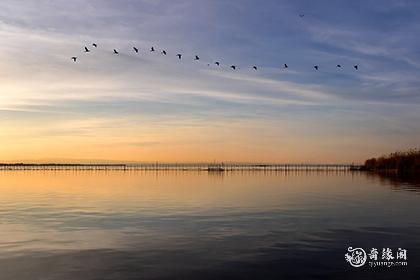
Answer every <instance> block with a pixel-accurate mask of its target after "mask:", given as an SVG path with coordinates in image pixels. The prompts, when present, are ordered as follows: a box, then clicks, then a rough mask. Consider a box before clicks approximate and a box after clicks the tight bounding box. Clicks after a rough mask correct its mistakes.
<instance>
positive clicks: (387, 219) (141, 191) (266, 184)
mask: <svg viewBox="0 0 420 280" xmlns="http://www.w3.org/2000/svg"><path fill="white" fill-rule="evenodd" d="M418 186H419V181H418V180H417V181H407V180H402V181H401V180H398V179H397V178H389V177H388V178H385V177H379V176H374V175H370V174H365V173H350V172H331V173H326V172H233V173H227V172H225V173H218V174H215V173H206V172H179V171H178V172H176V171H173V172H162V171H160V172H144V171H143V172H142V171H134V172H121V171H117V172H103V171H101V172H92V171H87V172H83V171H78V172H72V171H69V172H67V171H59V172H53V171H50V172H48V171H47V172H42V171H39V172H36V171H33V172H7V171H4V172H1V173H0V201H1V204H0V275H1V277H0V278H1V279H222V278H229V279H279V277H284V278H286V279H293V278H319V277H320V278H323V277H325V276H333V277H336V278H340V279H343V278H344V279H347V278H348V279H350V278H351V279H354V277H357V279H359V278H366V279H368V278H372V277H381V278H382V279H383V278H389V279H395V278H399V279H402V278H404V279H407V278H409V277H414V276H416V273H418V272H419V265H418V264H419V253H420V240H419V238H418V236H420V218H419V213H420V196H418V195H417V193H413V192H418V190H419V187H418ZM395 190H409V191H395ZM349 246H352V247H365V248H371V247H376V248H383V247H392V248H399V247H402V248H406V249H407V250H408V263H409V265H408V267H404V268H388V269H385V268H376V269H373V268H368V267H366V268H359V269H354V268H352V267H350V266H349V265H348V264H347V263H346V262H345V260H344V254H345V253H346V250H347V247H349Z"/></svg>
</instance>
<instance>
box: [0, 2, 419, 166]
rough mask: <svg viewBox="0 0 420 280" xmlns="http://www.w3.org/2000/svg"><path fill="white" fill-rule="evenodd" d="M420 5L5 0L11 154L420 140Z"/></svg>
mask: <svg viewBox="0 0 420 280" xmlns="http://www.w3.org/2000/svg"><path fill="white" fill-rule="evenodd" d="M299 14H304V17H300V16H299ZM419 14H420V2H419V1H391V0H389V1H369V0H363V1H322V0H319V1H309V0H308V1H303V0H294V1H291V0H290V1H277V0H275V1H274V0H265V1H252V0H241V1H239V0H229V1H221V0H138V1H129V0H118V1H116V0H115V1H110V0H103V1H95V0H93V1H82V0H72V1H65V0H55V1H46V0H36V1H35V0H25V1H23V0H22V1H19V0H2V1H1V2H0V36H1V38H2V43H1V44H0V61H1V63H0V161H3V162H14V161H39V162H43V161H57V162H61V161H73V162H74V161H78V162H79V161H80V162H94V161H124V162H131V161H138V162H151V161H153V162H154V161H161V162H162V161H166V162H194V161H200V162H213V161H241V162H289V163H297V162H308V163H313V162H320V163H324V162H328V163H352V162H355V163H360V162H363V161H364V160H365V159H366V158H369V157H372V156H379V155H382V154H387V153H390V152H393V151H395V150H404V149H409V148H418V147H419V143H420V91H419V89H420V78H419V77H420V39H419V36H418V35H419V34H420V19H419ZM92 43H96V44H98V48H93V47H92ZM85 46H87V47H88V48H90V49H91V52H89V53H84V52H83V48H84V47H85ZM133 46H136V47H137V48H138V49H139V50H140V51H139V53H138V54H136V53H134V51H133V50H132V47H133ZM151 46H154V47H155V48H156V50H157V51H156V52H155V53H151V52H150V51H149V49H150V47H151ZM114 48H115V49H117V50H118V51H119V54H118V55H114V54H113V53H112V52H113V49H114ZM162 50H166V51H167V52H168V55H167V56H164V55H163V54H161V53H160V52H161V51H162ZM177 53H182V54H183V57H182V59H181V60H178V58H177V57H176V54H177ZM195 55H199V56H200V60H199V61H194V57H195ZM72 56H77V57H78V60H77V62H76V63H74V62H73V61H71V59H70V58H71V57H72ZM215 61H220V63H221V66H220V67H218V66H216V65H214V62H215ZM208 63H209V64H210V66H208V65H207V64H208ZM284 63H287V64H288V66H289V68H288V69H283V65H284ZM337 64H340V65H342V67H341V68H337V67H336V65H337ZM230 65H236V66H237V67H238V68H237V70H235V71H234V70H232V69H230V68H229V66H230ZM253 65H256V66H258V70H257V71H255V70H253V69H252V66H253ZM314 65H319V70H318V71H316V70H315V69H314V68H313V66H314ZM353 65H358V66H359V70H357V71H356V70H355V69H354V68H353Z"/></svg>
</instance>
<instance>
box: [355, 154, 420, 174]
mask: <svg viewBox="0 0 420 280" xmlns="http://www.w3.org/2000/svg"><path fill="white" fill-rule="evenodd" d="M360 170H361V171H371V172H376V173H383V174H386V173H388V174H420V150H418V149H412V150H408V151H404V152H395V153H391V154H389V155H386V156H381V157H377V158H370V159H368V160H366V161H365V163H364V165H363V166H361V169H360Z"/></svg>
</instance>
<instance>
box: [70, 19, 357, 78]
mask: <svg viewBox="0 0 420 280" xmlns="http://www.w3.org/2000/svg"><path fill="white" fill-rule="evenodd" d="M304 16H305V15H304V14H299V17H301V18H303V17H304ZM92 47H93V48H98V44H96V43H93V44H92ZM132 49H133V51H134V52H135V53H136V54H137V53H139V49H138V48H137V47H132ZM155 51H156V49H155V47H151V48H150V52H155ZM84 52H85V53H89V52H91V49H89V48H88V47H86V46H85V47H84ZM113 53H114V54H115V55H118V54H119V51H118V50H117V49H113ZM161 54H162V55H168V52H167V51H166V50H162V51H161ZM176 56H177V57H178V59H179V60H181V59H182V57H183V55H182V54H180V53H177V54H176ZM71 59H72V60H73V62H76V61H77V56H73V57H71ZM198 60H200V57H199V56H198V55H195V57H194V61H198ZM214 64H215V65H217V66H220V65H221V63H220V61H215V62H214ZM207 66H210V63H208V64H207ZM229 67H230V68H231V69H233V70H236V69H237V68H238V66H236V65H230V66H229ZM283 68H284V69H287V68H289V65H287V64H286V63H285V64H284V65H283ZM313 68H314V69H315V70H316V71H318V70H319V68H320V67H319V65H314V66H313ZM336 68H342V65H341V64H337V65H336ZM353 68H354V69H355V70H359V65H357V64H356V65H353ZM252 69H254V70H255V71H257V70H258V67H257V66H256V65H253V66H252Z"/></svg>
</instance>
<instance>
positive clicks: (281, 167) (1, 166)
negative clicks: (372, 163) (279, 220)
mask: <svg viewBox="0 0 420 280" xmlns="http://www.w3.org/2000/svg"><path fill="white" fill-rule="evenodd" d="M360 168H361V166H360V165H354V164H274V163H267V164H265V163H260V164H259V163H158V162H156V163H136V164H100V163H92V164H71V163H39V164H36V163H0V170H122V171H128V170H195V171H208V172H224V171H236V170H238V171H240V170H244V171H245V170H249V171H351V170H359V169H360Z"/></svg>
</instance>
